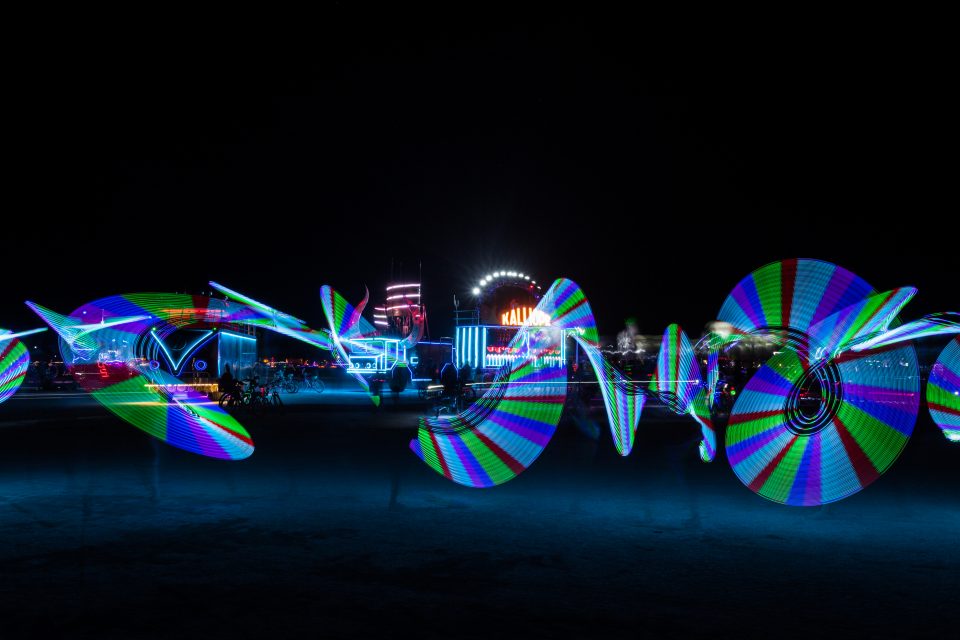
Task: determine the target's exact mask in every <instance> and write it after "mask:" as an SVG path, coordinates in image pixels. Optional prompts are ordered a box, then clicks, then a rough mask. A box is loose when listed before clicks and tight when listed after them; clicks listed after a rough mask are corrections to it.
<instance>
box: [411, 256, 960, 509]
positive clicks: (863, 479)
mask: <svg viewBox="0 0 960 640" xmlns="http://www.w3.org/2000/svg"><path fill="white" fill-rule="evenodd" d="M915 294H916V289H914V288H912V287H902V288H899V289H894V290H892V291H888V292H886V293H876V292H875V291H874V290H873V288H872V287H871V286H870V285H869V284H868V283H867V282H866V281H864V280H863V279H861V278H859V277H858V276H856V275H855V274H853V273H852V272H850V271H847V270H846V269H843V268H842V267H839V266H837V265H834V264H830V263H828V262H823V261H819V260H809V259H797V260H784V261H782V262H775V263H772V264H769V265H766V266H764V267H762V268H760V269H758V270H757V271H755V272H753V273H752V274H750V275H749V276H747V277H746V278H744V279H743V280H742V281H740V282H739V283H738V284H737V285H736V286H735V287H734V289H733V291H732V292H731V294H730V295H729V296H728V297H727V299H726V301H724V303H723V305H722V307H721V310H720V314H719V316H718V317H719V320H720V321H721V322H722V323H723V324H724V325H725V326H728V327H730V330H729V331H728V332H726V333H725V334H723V335H720V334H708V335H707V336H705V337H704V339H703V340H701V341H700V342H699V343H698V345H697V347H696V348H695V347H693V346H692V345H691V343H690V340H689V339H688V338H687V336H686V334H685V333H684V332H683V331H682V329H681V328H680V327H679V326H678V325H671V326H669V327H668V328H667V330H666V331H665V332H664V336H663V340H662V343H661V349H660V353H659V355H658V358H657V368H656V373H655V375H654V377H653V379H652V380H651V381H650V383H649V384H648V385H644V386H643V387H641V386H640V385H639V384H637V383H635V382H633V381H630V380H628V379H627V378H626V377H625V376H624V375H623V374H622V373H621V372H620V371H618V370H617V369H616V367H614V366H613V365H612V364H610V363H609V362H608V361H607V360H606V359H605V358H604V357H603V355H602V354H601V353H600V352H599V349H598V346H599V345H598V343H597V336H596V324H595V322H594V317H593V313H592V311H591V310H590V306H589V303H588V302H587V300H586V297H585V296H584V295H583V292H582V291H581V290H580V289H579V287H577V286H576V284H574V283H573V282H572V281H570V280H566V279H560V280H557V281H556V282H555V283H554V284H553V286H552V287H551V288H550V289H549V290H548V292H547V294H546V295H545V296H544V297H543V298H542V299H541V301H540V304H538V306H537V309H536V311H537V313H538V314H539V316H540V317H545V318H549V326H548V327H546V328H540V327H531V326H529V325H526V326H523V327H522V328H521V331H520V332H518V334H517V336H516V337H515V338H514V342H513V343H511V348H514V347H516V346H518V345H520V344H522V343H523V340H524V339H525V338H529V336H530V335H531V334H533V333H534V332H536V335H537V338H536V339H535V340H533V341H532V343H533V344H536V345H538V346H545V347H550V346H555V345H556V343H557V342H558V341H559V340H562V339H563V336H564V335H570V336H571V337H573V338H574V339H575V340H576V341H577V342H578V343H579V344H580V345H581V346H582V347H583V348H584V351H585V352H586V354H587V357H588V360H589V361H590V363H591V366H592V367H593V369H594V371H595V372H596V374H597V379H598V381H599V383H600V389H601V391H602V396H603V401H604V406H605V409H606V413H607V418H608V421H609V424H610V429H611V433H612V434H613V438H614V443H615V446H616V448H617V450H618V452H619V453H621V455H627V454H629V453H630V451H631V449H632V447H633V442H634V434H635V430H636V427H637V423H638V421H639V418H640V413H641V411H642V409H643V405H644V398H645V397H656V398H658V399H659V400H660V401H662V402H663V403H664V404H666V405H667V406H668V407H669V408H670V409H672V410H673V411H674V412H676V413H678V414H681V415H690V416H691V417H692V418H693V419H694V420H695V421H696V422H697V423H698V424H699V425H700V427H701V431H702V435H703V438H702V441H701V443H700V455H701V458H702V459H703V460H704V461H710V460H712V459H713V458H714V456H715V453H716V435H715V431H714V427H713V422H712V418H711V408H712V405H713V397H714V394H715V389H716V385H717V383H718V380H719V361H720V356H721V354H722V353H724V352H725V351H726V350H728V349H730V348H731V347H733V346H734V345H736V344H737V343H738V342H740V341H741V340H743V339H744V338H745V337H747V336H765V337H766V338H768V339H769V340H770V341H772V342H773V343H774V344H777V345H779V346H780V348H781V349H782V351H780V352H778V353H777V354H776V355H775V356H774V357H773V358H772V359H770V360H769V361H767V363H766V364H765V365H764V366H763V367H762V368H761V369H760V370H759V371H758V372H757V373H756V374H755V375H754V376H753V377H752V378H751V379H750V381H749V382H748V384H747V386H746V388H745V389H744V390H743V392H742V393H741V394H740V396H739V397H738V399H737V401H736V403H735V405H734V407H733V409H732V411H731V414H730V420H729V424H728V427H727V432H726V453H727V457H728V459H729V461H730V463H731V466H732V468H733V471H734V473H735V474H736V475H737V477H738V478H740V480H741V481H742V482H743V483H744V484H745V485H746V486H747V487H748V488H750V490H752V491H754V492H755V493H757V494H758V495H761V496H763V497H765V498H767V499H769V500H772V501H775V502H779V503H783V504H788V505H797V506H809V505H819V504H825V503H828V502H833V501H836V500H840V499H842V498H845V497H847V496H850V495H852V494H854V493H856V492H858V491H860V490H861V489H863V488H864V487H866V486H867V485H868V484H870V483H871V482H873V481H874V480H876V479H877V478H878V477H879V476H880V475H881V474H883V473H884V472H885V471H886V470H887V469H888V468H889V467H890V466H891V465H892V464H893V462H894V461H895V460H896V458H897V457H898V456H899V454H900V452H901V451H902V450H903V447H904V446H905V444H906V442H907V440H908V439H909V437H910V435H911V433H912V431H913V427H914V424H915V422H916V417H917V411H918V406H919V396H920V393H919V392H920V376H919V368H918V364H917V358H916V352H915V350H914V348H913V346H912V344H911V341H912V340H914V339H917V338H921V337H927V336H936V335H945V334H950V333H960V323H958V322H957V319H958V314H956V313H953V312H948V313H940V314H933V315H931V316H927V317H925V318H922V319H920V320H917V321H915V322H911V323H907V324H904V325H898V321H897V320H896V316H897V314H898V313H899V312H900V310H901V309H902V308H903V307H904V305H906V304H907V302H909V300H910V299H911V298H912V297H913V296H914V295H915ZM958 345H960V338H957V339H955V340H954V341H953V342H951V343H950V345H949V346H948V347H947V349H945V350H944V353H943V354H942V355H941V357H940V360H938V362H937V364H936V365H935V367H934V371H933V373H932V374H931V378H930V384H929V385H928V387H927V394H928V403H929V405H930V410H931V414H932V415H933V417H934V420H935V421H936V422H937V424H939V425H940V426H941V428H942V429H943V430H944V433H945V435H946V436H947V438H948V439H950V440H951V441H960V425H958V415H960V410H958V400H960V391H958V384H957V381H958V379H960V378H958V374H957V371H958V366H960V346H958ZM701 348H705V349H707V350H708V355H707V359H706V372H705V374H703V373H701V369H700V362H699V360H698V359H697V357H696V352H697V350H698V349H701ZM537 365H538V360H537V354H536V349H534V350H531V351H529V352H527V353H526V356H525V357H524V358H521V359H518V360H516V361H514V362H512V363H511V364H510V365H509V368H505V369H504V370H503V371H501V373H500V375H499V377H498V379H497V380H496V381H495V383H494V384H493V385H492V386H491V388H490V389H489V390H488V391H487V393H486V394H485V395H484V396H483V397H481V398H480V399H479V400H478V401H477V402H475V403H474V404H473V405H472V406H470V407H469V408H468V409H466V410H465V411H464V412H462V413H460V414H458V415H456V416H452V417H441V418H436V419H431V418H424V419H421V421H420V428H419V431H418V436H417V438H416V439H415V440H414V441H413V442H412V443H411V448H412V449H413V450H414V452H415V453H416V454H417V455H418V456H419V457H421V458H422V459H423V460H424V461H425V462H426V463H427V464H428V465H429V466H430V467H432V468H433V469H434V470H436V471H437V472H438V473H440V474H442V475H444V476H445V477H447V478H450V479H451V480H453V481H455V482H458V483H460V484H463V485H467V486H472V487H487V486H491V485H495V484H500V483H502V482H506V481H508V480H510V479H512V478H513V477H515V476H516V475H517V474H518V473H520V472H522V471H523V470H524V469H526V468H527V467H528V466H529V465H530V464H531V463H532V462H533V461H534V460H535V459H536V457H537V456H539V454H540V453H541V452H542V451H543V449H544V448H545V447H546V445H547V442H548V441H549V439H550V437H551V436H552V435H553V433H554V431H555V430H556V426H557V423H558V421H559V417H560V412H561V409H562V403H563V400H564V398H565V395H566V386H565V381H566V376H565V375H556V374H564V373H565V372H563V369H562V368H557V369H554V370H552V371H551V370H548V369H546V368H544V367H538V366H537ZM548 374H553V375H552V377H551V375H548Z"/></svg>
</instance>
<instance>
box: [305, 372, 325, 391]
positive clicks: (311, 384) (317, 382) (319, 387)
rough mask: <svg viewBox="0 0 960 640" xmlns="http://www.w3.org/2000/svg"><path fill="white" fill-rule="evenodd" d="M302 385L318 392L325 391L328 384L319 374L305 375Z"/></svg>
mask: <svg viewBox="0 0 960 640" xmlns="http://www.w3.org/2000/svg"><path fill="white" fill-rule="evenodd" d="M301 386H302V387H304V388H306V389H310V390H312V391H316V392H317V393H323V392H324V390H325V389H326V386H325V385H324V384H323V380H321V379H320V377H319V376H317V375H312V376H303V383H302V385H301Z"/></svg>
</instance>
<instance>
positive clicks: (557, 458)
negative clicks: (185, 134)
mask: <svg viewBox="0 0 960 640" xmlns="http://www.w3.org/2000/svg"><path fill="white" fill-rule="evenodd" d="M48 404H49V403H48ZM416 415H417V408H416V407H411V406H407V405H400V406H395V407H391V406H387V407H385V408H384V409H383V410H381V411H380V412H379V413H378V414H376V415H374V414H373V413H372V412H371V410H370V409H368V408H367V407H365V406H363V405H359V404H358V405H355V406H339V407H333V406H316V407H308V406H301V407H294V408H292V409H291V411H290V412H288V414H287V415H286V416H285V417H284V418H283V419H282V420H266V419H264V420H261V421H254V422H253V423H251V424H250V425H249V426H250V429H251V431H252V432H253V434H254V438H255V440H256V442H257V446H258V449H257V452H256V453H255V454H254V456H253V457H252V458H250V459H249V460H247V461H244V462H240V463H223V462H219V461H212V460H205V459H203V458H199V457H197V456H193V455H190V454H187V453H183V452H180V451H177V450H175V449H171V448H169V447H165V446H153V445H152V444H151V443H150V441H149V439H148V438H146V437H145V436H143V435H141V434H140V433H139V432H138V431H136V430H135V429H133V428H130V427H126V426H124V425H122V424H121V423H119V422H118V421H117V420H115V419H114V418H112V417H110V416H108V415H105V414H104V413H103V412H102V411H101V410H99V409H98V408H97V407H96V406H95V405H90V404H89V403H87V402H86V401H84V400H83V399H81V398H75V399H74V398H68V399H65V400H62V401H60V403H59V404H57V403H54V405H53V406H46V405H45V408H44V409H43V410H38V409H37V408H36V406H35V405H30V404H29V401H27V400H23V401H20V402H19V403H18V401H17V399H14V400H12V401H11V402H10V403H8V406H7V407H5V411H4V414H3V415H2V416H0V540H2V543H3V544H2V545H0V621H2V623H0V637H3V638H19V637H37V636H38V635H39V634H41V633H43V634H44V635H45V637H64V638H78V637H80V638H133V637H181V638H193V637H202V638H215V637H228V636H229V637H265V636H268V635H269V636H271V637H278V638H279V637H294V636H297V637H304V636H306V637H332V636H354V637H369V636H370V635H372V634H378V635H395V634H400V633H401V632H407V633H408V634H409V633H414V634H415V635H416V636H417V637H441V636H442V637H491V635H492V634H497V637H518V636H524V637H527V636H560V635H566V636H573V637H585V636H595V635H598V634H602V635H605V636H611V637H638V636H640V637H723V636H728V635H734V634H736V635H739V636H747V637H750V636H757V637H774V638H776V637H798V636H803V635H809V634H810V633H817V634H828V635H840V634H843V635H845V636H847V637H891V638H893V637H905V636H913V637H917V636H927V637H949V636H950V635H951V633H952V632H953V631H954V630H955V629H956V628H957V623H958V614H957V613H956V612H957V606H956V605H957V593H960V588H958V587H960V497H958V494H957V491H956V489H955V487H956V486H957V482H958V481H960V448H950V447H949V445H948V444H947V443H946V442H945V441H942V439H941V438H940V436H939V435H938V434H936V433H934V432H933V427H932V426H931V425H930V424H928V423H927V422H925V420H924V419H921V421H920V422H919V423H918V425H917V432H916V435H915V436H914V439H913V441H912V442H911V443H910V445H909V446H908V448H907V450H906V452H905V454H904V456H903V457H902V458H901V460H899V461H898V462H897V464H896V465H894V467H893V468H892V470H891V471H890V472H888V474H887V475H885V476H884V477H883V478H881V479H880V480H879V481H878V482H877V483H876V484H875V485H873V486H871V487H869V488H868V489H867V490H866V491H865V492H862V493H861V494H859V495H858V496H855V497H853V498H851V499H848V500H846V501H843V502H841V503H838V504H835V505H830V506H827V507H821V508H815V509H793V508H787V507H781V506H779V505H774V504H771V503H768V502H766V501H764V500H763V499H761V498H759V497H757V496H755V495H753V494H752V493H750V492H749V491H748V490H747V489H746V488H744V487H743V486H742V485H740V483H739V482H738V481H737V479H736V478H735V477H734V476H733V474H732V473H731V471H730V469H729V467H727V466H726V463H725V462H724V461H722V460H720V461H717V462H716V463H714V464H712V465H703V464H701V463H699V462H698V460H697V459H696V453H695V446H696V441H695V433H694V430H693V428H692V426H690V425H686V424H685V423H677V422H676V421H666V420H663V421H657V420H656V417H655V416H653V417H652V418H651V419H645V421H644V426H645V429H644V430H643V431H642V433H641V435H640V438H639V444H638V451H637V452H636V453H635V455H634V456H631V457H630V458H626V459H620V458H619V457H618V456H616V454H615V453H614V452H613V451H612V449H611V448H610V447H609V443H601V446H600V447H599V448H598V447H597V445H596V444H595V443H593V442H592V441H590V440H589V439H587V438H585V437H584V436H583V435H581V434H580V432H578V431H577V430H576V429H575V428H574V427H573V426H571V425H569V424H564V425H562V427H561V430H560V432H559V433H558V435H557V437H556V438H555V441H554V442H552V443H551V445H550V447H548V449H547V451H546V452H545V454H544V455H543V456H542V458H541V459H540V460H539V461H537V463H536V464H535V465H534V466H533V467H532V468H531V469H530V470H528V471H527V472H526V473H525V474H523V475H522V476H521V477H519V478H518V479H517V480H515V481H513V482H510V483H508V484H506V485H504V486H502V487H499V488H495V489H492V490H479V491H478V490H470V489H465V488H461V487H458V486H455V485H453V484H450V483H448V482H447V481H445V480H443V479H442V478H440V477H438V476H436V475H435V474H434V473H433V472H432V471H430V470H429V469H427V468H426V467H424V466H423V465H422V464H421V463H420V462H419V461H418V460H417V459H415V458H414V456H413V455H412V454H411V453H410V452H409V450H408V449H406V442H407V441H408V440H409V438H410V437H411V435H412V433H413V430H412V428H411V425H412V424H415V420H416Z"/></svg>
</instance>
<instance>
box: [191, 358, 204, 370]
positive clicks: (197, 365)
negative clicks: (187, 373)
mask: <svg viewBox="0 0 960 640" xmlns="http://www.w3.org/2000/svg"><path fill="white" fill-rule="evenodd" d="M193 368H194V369H195V370H197V371H206V370H207V361H206V360H197V361H196V362H194V363H193Z"/></svg>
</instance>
